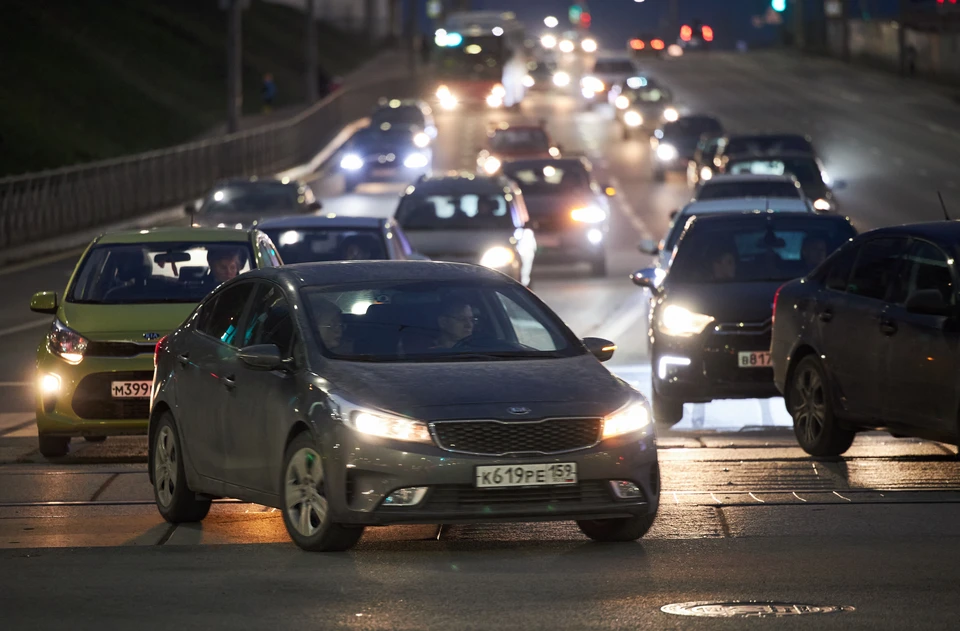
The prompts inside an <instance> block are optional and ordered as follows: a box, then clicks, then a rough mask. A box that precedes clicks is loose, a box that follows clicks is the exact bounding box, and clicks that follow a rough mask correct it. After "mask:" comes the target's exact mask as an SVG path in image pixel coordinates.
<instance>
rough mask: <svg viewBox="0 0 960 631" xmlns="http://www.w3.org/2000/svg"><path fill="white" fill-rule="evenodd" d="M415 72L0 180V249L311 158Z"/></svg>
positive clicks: (411, 93)
mask: <svg viewBox="0 0 960 631" xmlns="http://www.w3.org/2000/svg"><path fill="white" fill-rule="evenodd" d="M419 83H420V82H419V81H418V80H417V78H416V77H414V76H410V75H407V76H398V77H396V78H391V79H387V80H377V81H371V82H369V83H361V84H356V85H352V86H350V87H346V88H343V89H341V90H339V91H338V92H336V93H334V94H332V95H330V96H329V97H327V98H326V99H324V100H323V101H320V102H319V103H317V104H315V105H314V106H312V107H310V108H308V109H307V110H305V111H303V112H302V113H300V114H298V115H297V116H295V117H292V118H290V119H287V120H284V121H281V122H278V123H272V124H269V125H265V126H262V127H257V128H255V129H251V130H248V131H243V132H238V133H235V134H230V135H226V136H220V137H217V138H211V139H208V140H202V141H197V142H191V143H188V144H183V145H178V146H174V147H170V148H167V149H160V150H156V151H149V152H146V153H141V154H136V155H131V156H123V157H120V158H115V159H112V160H103V161H100V162H93V163H88V164H83V165H78V166H73V167H66V168H60V169H52V170H49V171H42V172H39V173H28V174H25V175H16V176H11V177H5V178H0V248H6V247H11V246H13V245H18V246H19V245H26V244H29V243H32V242H35V241H40V240H42V239H48V238H52V237H58V236H62V235H65V234H70V233H72V232H76V231H79V230H83V229H90V228H95V227H97V226H100V225H105V224H109V223H113V222H118V221H124V220H129V219H135V218H136V217H138V216H141V215H145V214H147V213H150V212H155V211H158V210H163V209H165V208H170V207H173V206H176V205H178V204H182V203H184V202H185V201H186V200H190V199H195V198H198V197H201V196H202V195H203V194H204V193H206V192H207V190H208V189H209V188H210V187H212V186H213V185H214V183H215V182H216V181H217V180H220V179H222V178H228V177H246V176H253V175H266V174H273V173H278V172H280V171H284V170H287V169H290V168H293V167H295V166H297V165H300V164H304V163H306V162H309V161H310V159H311V158H313V156H314V155H316V154H317V153H318V152H319V151H320V150H321V149H322V148H323V146H324V145H326V144H327V143H329V142H330V141H331V140H332V139H333V138H334V137H335V136H336V135H337V133H338V132H339V131H340V130H341V129H342V128H343V127H344V126H346V125H348V124H349V123H351V122H353V121H355V120H357V119H358V118H362V117H363V116H364V115H366V114H367V113H368V112H370V111H371V109H372V108H373V107H374V106H375V105H376V104H377V101H378V100H379V99H380V98H382V97H385V96H386V97H390V98H409V97H415V96H418V94H419V92H418V87H419Z"/></svg>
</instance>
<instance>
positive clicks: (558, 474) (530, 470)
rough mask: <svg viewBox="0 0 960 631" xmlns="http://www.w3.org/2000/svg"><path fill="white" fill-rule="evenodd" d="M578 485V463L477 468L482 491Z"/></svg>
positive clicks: (478, 482)
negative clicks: (512, 487) (514, 487)
mask: <svg viewBox="0 0 960 631" xmlns="http://www.w3.org/2000/svg"><path fill="white" fill-rule="evenodd" d="M576 483H577V463H575V462H559V463H554V464H515V465H509V466H506V465H504V466H486V467H477V479H476V485H477V487H478V488H482V489H497V488H506V487H511V486H556V485H561V484H576Z"/></svg>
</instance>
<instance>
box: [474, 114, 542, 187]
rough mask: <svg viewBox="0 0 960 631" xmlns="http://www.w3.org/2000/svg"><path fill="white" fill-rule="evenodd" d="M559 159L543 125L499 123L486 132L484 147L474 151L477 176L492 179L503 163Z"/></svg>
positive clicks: (540, 123)
mask: <svg viewBox="0 0 960 631" xmlns="http://www.w3.org/2000/svg"><path fill="white" fill-rule="evenodd" d="M559 157H560V146H559V145H558V144H557V143H555V142H554V141H553V139H552V138H551V137H550V133H549V132H548V131H547V129H546V124H545V123H544V122H543V121H541V122H539V123H537V124H516V125H512V124H510V123H500V124H498V125H495V126H493V127H492V128H491V129H490V130H489V131H488V132H487V138H486V144H485V145H484V146H482V147H480V148H478V149H477V173H481V174H484V175H495V174H496V173H499V172H500V168H501V166H502V165H503V162H504V161H505V160H520V159H524V158H527V159H530V158H559Z"/></svg>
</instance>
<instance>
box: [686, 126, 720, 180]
mask: <svg viewBox="0 0 960 631" xmlns="http://www.w3.org/2000/svg"><path fill="white" fill-rule="evenodd" d="M722 141H723V134H720V133H707V134H703V135H701V136H700V140H699V141H698V142H697V150H696V151H695V152H694V154H693V157H692V158H691V159H690V161H689V162H687V186H689V187H690V188H696V187H697V185H698V184H700V183H701V182H706V181H707V180H709V179H710V178H712V177H713V175H714V172H715V171H716V170H718V169H719V166H718V164H715V161H716V160H717V155H718V152H719V151H720V143H721V142H722Z"/></svg>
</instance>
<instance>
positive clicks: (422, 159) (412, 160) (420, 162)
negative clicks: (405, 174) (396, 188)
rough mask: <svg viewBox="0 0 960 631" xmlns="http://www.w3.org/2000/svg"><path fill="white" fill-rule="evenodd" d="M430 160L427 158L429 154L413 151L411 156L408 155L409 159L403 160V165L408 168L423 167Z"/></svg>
mask: <svg viewBox="0 0 960 631" xmlns="http://www.w3.org/2000/svg"><path fill="white" fill-rule="evenodd" d="M428 162H429V160H427V156H425V155H423V154H422V153H411V154H410V155H409V156H407V159H406V160H404V161H403V166H405V167H407V168H408V169H422V168H423V167H425V166H427V163H428Z"/></svg>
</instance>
